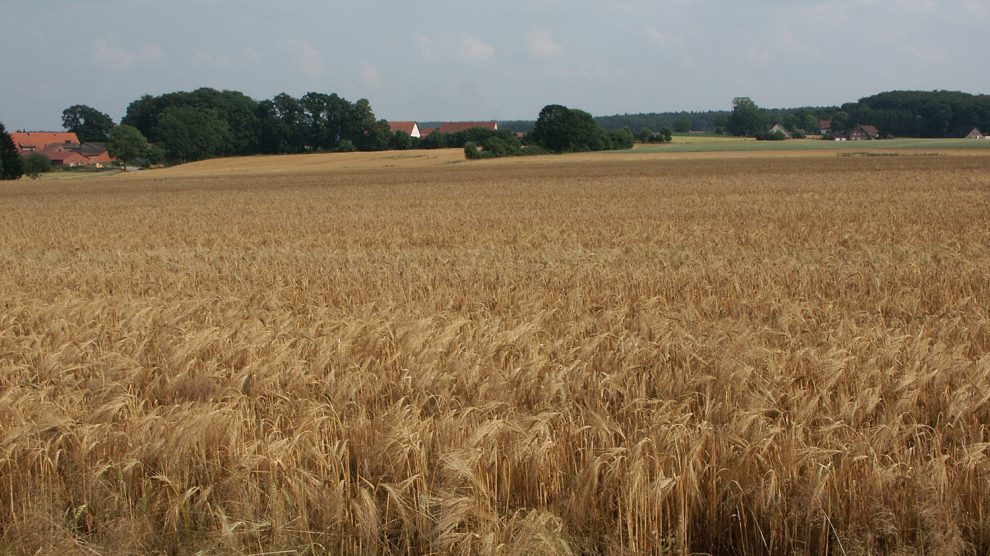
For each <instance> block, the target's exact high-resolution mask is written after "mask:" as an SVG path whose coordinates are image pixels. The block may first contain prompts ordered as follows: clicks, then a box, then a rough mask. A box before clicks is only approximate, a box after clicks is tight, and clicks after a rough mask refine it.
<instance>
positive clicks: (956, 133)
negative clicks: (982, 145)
mask: <svg viewBox="0 0 990 556" xmlns="http://www.w3.org/2000/svg"><path fill="white" fill-rule="evenodd" d="M947 137H949V138H950V139H986V138H987V136H986V135H985V134H984V133H983V132H982V131H980V130H979V128H976V127H972V126H962V127H957V128H955V129H953V130H952V131H951V132H949V135H948V136H947Z"/></svg>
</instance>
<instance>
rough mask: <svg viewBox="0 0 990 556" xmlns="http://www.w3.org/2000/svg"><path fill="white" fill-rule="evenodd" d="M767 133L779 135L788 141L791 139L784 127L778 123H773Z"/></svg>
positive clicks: (788, 131) (789, 133)
mask: <svg viewBox="0 0 990 556" xmlns="http://www.w3.org/2000/svg"><path fill="white" fill-rule="evenodd" d="M767 132H768V133H781V134H783V135H784V137H787V138H788V139H790V138H791V137H792V135H791V132H790V130H788V129H787V128H786V127H784V124H782V123H780V122H774V124H773V125H772V126H770V129H768V130H767Z"/></svg>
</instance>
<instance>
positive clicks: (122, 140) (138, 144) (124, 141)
mask: <svg viewBox="0 0 990 556" xmlns="http://www.w3.org/2000/svg"><path fill="white" fill-rule="evenodd" d="M107 150H108V151H109V152H110V154H111V155H112V156H113V157H115V158H117V159H119V160H120V161H122V162H123V163H124V165H125V166H126V165H127V164H128V163H129V162H134V161H135V160H137V159H139V158H142V157H144V156H145V155H147V153H148V139H147V138H145V136H144V134H142V133H141V130H139V129H138V128H136V127H134V126H130V125H119V126H117V127H115V128H113V129H112V130H111V131H110V141H109V142H108V143H107Z"/></svg>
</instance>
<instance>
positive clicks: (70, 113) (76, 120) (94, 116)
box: [62, 104, 114, 142]
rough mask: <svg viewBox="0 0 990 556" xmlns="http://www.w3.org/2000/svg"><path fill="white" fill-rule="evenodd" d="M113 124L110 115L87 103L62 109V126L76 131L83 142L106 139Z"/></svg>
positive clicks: (73, 131)
mask: <svg viewBox="0 0 990 556" xmlns="http://www.w3.org/2000/svg"><path fill="white" fill-rule="evenodd" d="M113 125H114V124H113V119H112V118H110V116H109V115H107V114H104V113H103V112H100V111H99V110H97V109H95V108H92V107H90V106H86V105H85V104H75V105H73V106H70V107H68V108H66V109H65V110H63V111H62V127H64V128H65V129H66V130H68V131H71V132H72V133H75V134H76V136H77V137H78V138H79V140H80V141H82V142H94V141H96V142H103V141H106V140H107V137H108V136H109V133H110V130H111V129H113Z"/></svg>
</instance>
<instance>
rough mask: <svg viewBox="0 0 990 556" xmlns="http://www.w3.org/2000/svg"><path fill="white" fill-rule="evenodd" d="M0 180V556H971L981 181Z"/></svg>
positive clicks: (913, 169)
mask: <svg viewBox="0 0 990 556" xmlns="http://www.w3.org/2000/svg"><path fill="white" fill-rule="evenodd" d="M888 154H898V156H839V155H838V154H837V153H829V152H818V153H812V154H806V153H801V154H794V153H783V154H773V153H735V154H732V155H728V156H720V155H718V154H703V155H698V156H688V155H683V156H677V157H674V156H663V155H662V154H654V155H646V154H643V155H637V154H630V155H622V154H614V155H613V154H602V155H578V156H559V157H536V158H531V159H516V160H495V161H479V162H470V163H468V162H463V161H461V160H460V159H461V155H460V154H459V153H457V152H456V151H444V152H433V153H426V152H410V153H402V154H395V153H392V154H384V155H383V154H378V155H357V154H355V155H307V156H303V157H284V158H252V159H233V160H224V161H214V162H204V163H199V164H192V165H188V166H184V167H178V168H174V169H169V170H156V171H149V172H139V173H135V174H132V175H121V176H113V177H105V178H100V179H96V178H93V179H74V180H49V181H46V180H39V181H37V182H26V181H22V182H18V183H16V184H13V185H5V186H3V187H0V209H2V210H0V554H8V553H9V554H36V553H37V554H63V555H68V554H204V555H206V554H504V555H515V554H546V555H551V554H553V555H558V554H559V555H568V554H573V555H579V554H600V555H606V554H744V555H751V554H782V555H790V554H812V555H824V554H842V555H845V554H850V555H851V554H899V555H900V554H903V555H907V554H950V555H951V554H962V555H983V554H988V553H990V224H988V223H990V156H987V155H985V154H983V155H980V154H977V153H966V152H957V153H955V154H950V153H942V154H938V155H936V153H909V152H904V153H888Z"/></svg>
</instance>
